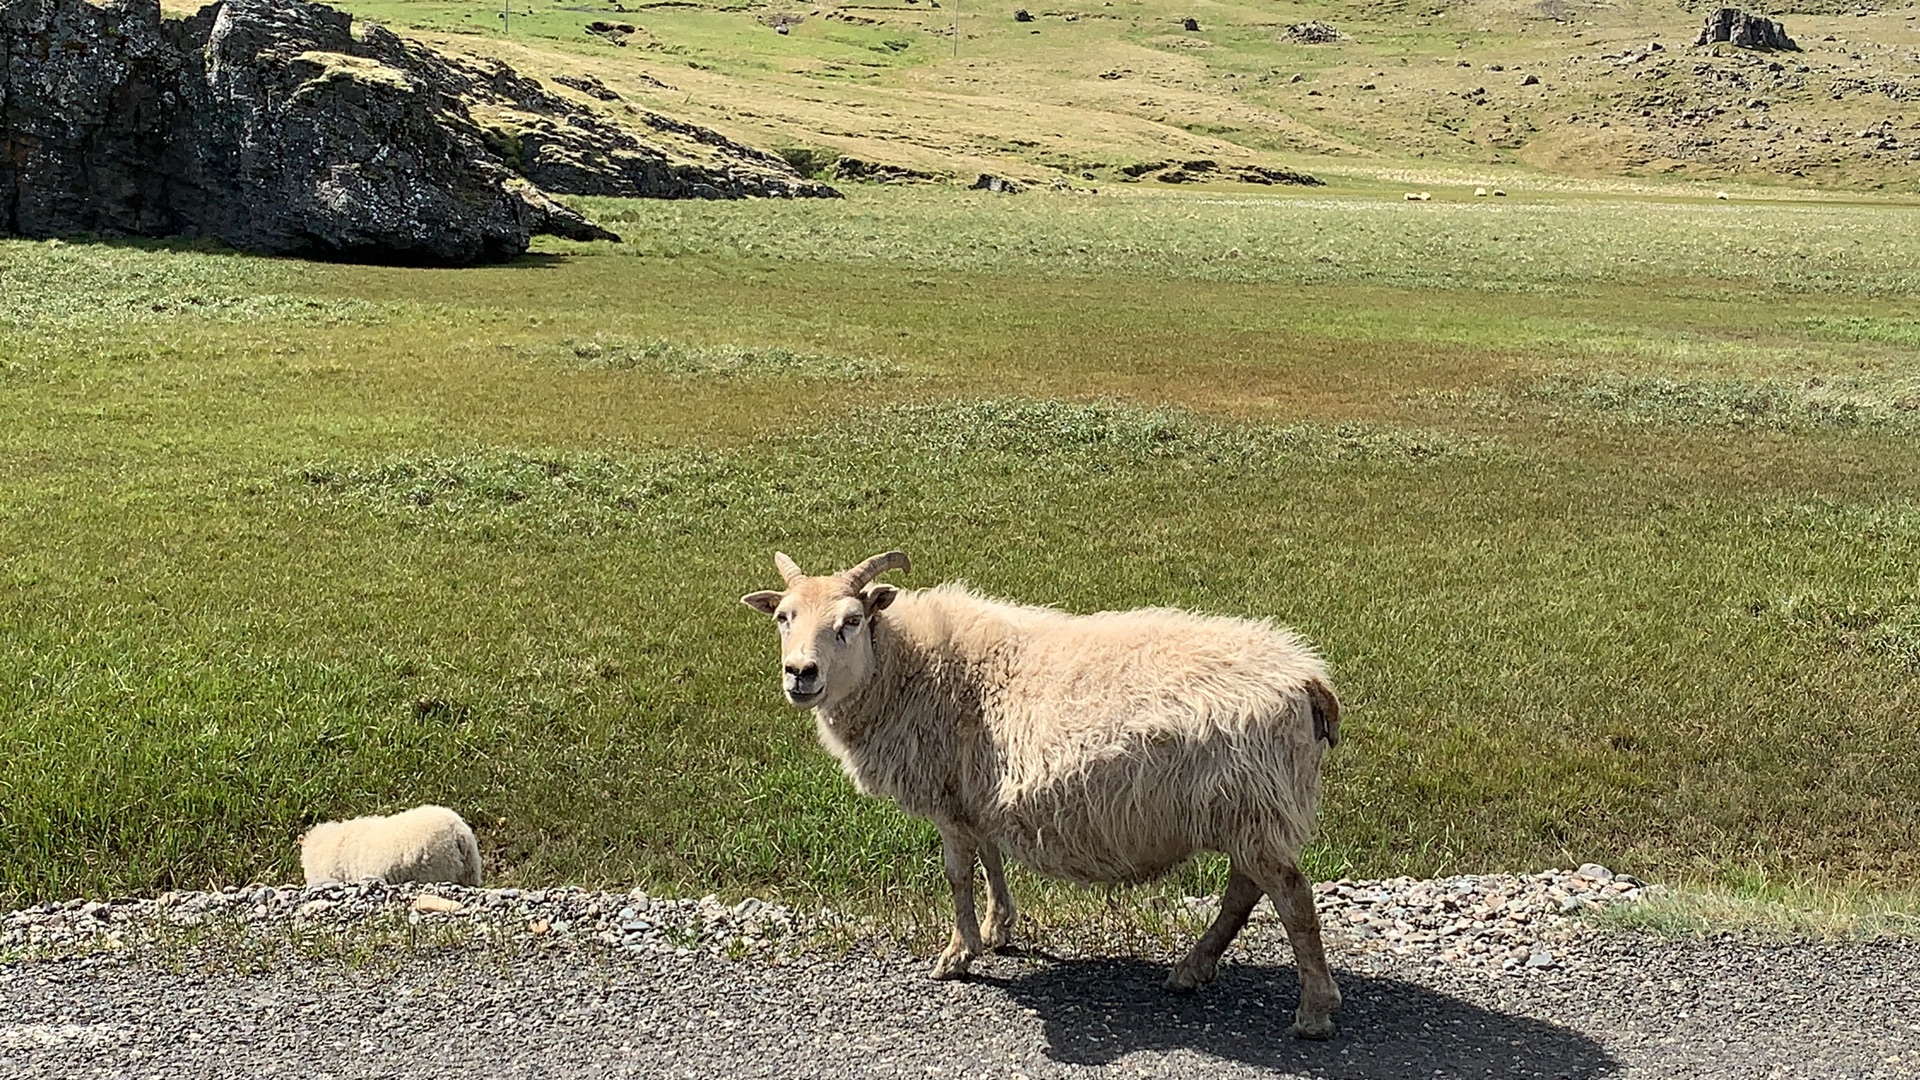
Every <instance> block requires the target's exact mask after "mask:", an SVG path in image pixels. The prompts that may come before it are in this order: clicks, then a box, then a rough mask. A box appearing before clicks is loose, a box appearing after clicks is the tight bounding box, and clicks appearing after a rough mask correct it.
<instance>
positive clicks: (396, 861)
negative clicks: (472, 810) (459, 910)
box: [300, 806, 480, 886]
mask: <svg viewBox="0 0 1920 1080" xmlns="http://www.w3.org/2000/svg"><path fill="white" fill-rule="evenodd" d="M300 868H301V870H303V871H305V873H306V875H307V884H308V885H323V884H326V883H328V882H333V881H360V880H362V879H364V878H380V879H381V880H383V881H387V882H400V881H422V882H450V883H452V884H455V885H474V886H477V885H479V884H480V845H479V844H478V843H477V842H476V841H475V840H474V838H473V830H472V829H469V828H467V823H466V822H465V821H462V820H461V818H460V815H459V814H456V813H454V812H453V811H451V810H449V809H447V808H446V807H444V806H416V807H414V808H413V809H411V810H407V811H403V812H401V813H398V814H394V815H393V816H391V817H379V816H377V815H376V816H372V817H357V818H354V819H353V820H351V821H328V822H323V823H321V824H319V825H315V826H314V827H313V828H311V829H308V830H307V832H306V834H305V835H304V836H302V837H300Z"/></svg>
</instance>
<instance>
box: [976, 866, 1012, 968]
mask: <svg viewBox="0 0 1920 1080" xmlns="http://www.w3.org/2000/svg"><path fill="white" fill-rule="evenodd" d="M980 865H982V866H984V867H986V870H987V917H986V918H985V919H984V920H982V922H983V923H985V926H984V927H983V928H982V935H983V936H982V938H981V940H982V941H983V942H984V943H985V945H986V947H987V948H989V949H997V948H999V947H1000V946H1002V945H1005V944H1006V943H1007V942H1008V940H1010V939H1011V938H1012V937H1013V920H1014V916H1015V915H1016V914H1018V913H1017V912H1016V911H1015V910H1014V907H1013V892H1012V890H1010V889H1008V888H1007V868H1006V865H1005V864H1004V863H1002V862H1001V860H1000V848H999V846H998V845H995V844H982V845H980Z"/></svg>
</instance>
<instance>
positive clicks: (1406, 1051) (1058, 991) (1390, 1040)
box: [976, 959, 1621, 1080]
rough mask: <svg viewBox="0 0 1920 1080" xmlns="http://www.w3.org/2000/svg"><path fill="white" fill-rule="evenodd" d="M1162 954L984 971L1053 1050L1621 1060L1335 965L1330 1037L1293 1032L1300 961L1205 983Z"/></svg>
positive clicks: (1080, 1056) (1270, 1058)
mask: <svg viewBox="0 0 1920 1080" xmlns="http://www.w3.org/2000/svg"><path fill="white" fill-rule="evenodd" d="M1165 978H1166V968H1165V967H1164V966H1163V965H1150V964H1146V963H1143V962H1141V961H1138V960H1124V959H1100V960H1071V961H1058V962H1054V963H1049V964H1044V965H1042V966H1040V967H1037V968H1034V969H1033V970H1031V971H1028V972H1025V973H1022V974H1019V975H1016V976H1013V977H1011V978H1005V977H996V976H987V975H980V976H976V979H977V981H978V982H980V983H981V984H983V985H987V986H994V987H999V988H1000V989H1002V990H1004V991H1005V992H1006V993H1007V995H1008V996H1009V997H1011V998H1012V999H1013V1000H1014V1001H1015V1002H1017V1003H1019V1004H1021V1005H1024V1006H1026V1007H1027V1008H1030V1009H1032V1010H1034V1011H1035V1012H1036V1013H1038V1014H1039V1016H1040V1018H1041V1021H1042V1023H1043V1024H1044V1025H1045V1032H1046V1039H1047V1048H1046V1054H1047V1056H1048V1057H1049V1058H1052V1059H1053V1060H1055V1061H1058V1062H1061V1063H1063V1064H1072V1065H1107V1064H1111V1063H1113V1062H1115V1061H1118V1060H1119V1059H1120V1058H1122V1057H1124V1056H1126V1055H1128V1054H1131V1053H1134V1052H1136V1051H1142V1050H1147V1051H1161V1052H1165V1051H1173V1050H1190V1051H1194V1052H1197V1053H1201V1054H1205V1055H1208V1056H1210V1057H1215V1058H1222V1059H1225V1060H1229V1061H1235V1062H1240V1063H1243V1064H1247V1065H1253V1066H1256V1067H1260V1068H1267V1069H1274V1070H1277V1071H1279V1072H1282V1073H1286V1074H1290V1075H1292V1074H1297V1075H1301V1076H1310V1077H1317V1078H1324V1080H1386V1078H1394V1077H1431V1076H1461V1077H1467V1076H1473V1077H1479V1076H1529V1077H1555V1078H1561V1080H1587V1078H1590V1077H1599V1076H1605V1075H1608V1074H1611V1073H1614V1072H1617V1071H1618V1070H1619V1069H1620V1068H1621V1065H1620V1062H1619V1061H1617V1060H1615V1059H1614V1057H1613V1056H1612V1055H1610V1054H1608V1053H1607V1052H1606V1050H1604V1049H1603V1048H1601V1046H1600V1044H1598V1043H1596V1042H1594V1041H1593V1040H1592V1039H1590V1038H1588V1037H1586V1036H1585V1035H1582V1034H1580V1033H1579V1032H1576V1031H1571V1030H1568V1029H1567V1028H1563V1027H1559V1026H1557V1025H1554V1024H1550V1023H1546V1022H1543V1021H1539V1020H1531V1019H1527V1018H1526V1017H1520V1016H1510V1015H1506V1014H1503V1013H1498V1012H1493V1011H1490V1010H1488V1009H1485V1008H1483V1007H1481V1006H1479V1005H1474V1004H1472V1003H1470V1002H1466V1001H1462V1000H1460V999H1459V998H1455V997H1449V996H1448V995H1446V994H1443V993H1440V992H1438V991H1436V990H1433V989H1430V988H1428V987H1424V986H1419V985H1416V984H1414V983H1409V982H1403V981H1401V980H1399V979H1388V978H1370V977H1367V976H1364V975H1357V974H1354V973H1352V972H1338V971H1336V972H1335V978H1337V979H1338V980H1339V982H1340V989H1341V993H1342V995H1343V996H1344V997H1345V999H1346V1000H1345V1005H1344V1006H1343V1007H1342V1008H1341V1010H1340V1012H1339V1013H1338V1014H1336V1017H1335V1019H1336V1021H1337V1022H1338V1023H1339V1025H1340V1030H1339V1032H1338V1033H1337V1034H1336V1035H1335V1036H1334V1037H1333V1039H1332V1040H1330V1041H1328V1042H1307V1041H1303V1040H1299V1039H1295V1038H1292V1037H1291V1036H1289V1035H1288V1034H1287V1025H1288V1024H1289V1023H1291V1022H1292V1020H1293V1009H1294V1006H1295V1004H1296V1003H1297V1002H1298V984H1297V983H1296V981H1295V979H1294V973H1293V969H1292V968H1291V967H1273V966H1269V965H1259V964H1234V965H1229V966H1225V967H1223V968H1222V970H1221V974H1220V981H1219V982H1216V983H1214V984H1213V985H1212V986H1210V987H1208V988H1206V989H1205V990H1202V991H1201V992H1200V993H1198V994H1192V995H1185V996H1182V995H1175V994H1169V993H1167V992H1166V991H1164V990H1162V989H1161V986H1160V983H1161V980H1163V979H1165Z"/></svg>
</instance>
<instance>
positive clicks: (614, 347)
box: [0, 187, 1920, 904]
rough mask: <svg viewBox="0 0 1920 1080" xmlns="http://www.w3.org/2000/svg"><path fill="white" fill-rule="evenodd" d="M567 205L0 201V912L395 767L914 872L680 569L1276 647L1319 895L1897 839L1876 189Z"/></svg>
mask: <svg viewBox="0 0 1920 1080" xmlns="http://www.w3.org/2000/svg"><path fill="white" fill-rule="evenodd" d="M589 209H591V210H592V211H593V212H594V213H595V214H596V216H597V217H598V218H599V219H600V220H601V221H603V222H604V223H606V224H608V225H610V226H612V227H614V228H616V229H618V230H620V231H622V232H623V233H625V234H626V236H627V238H628V240H629V243H628V244H626V245H623V246H617V247H616V246H610V245H594V246H576V245H570V244H566V243H563V242H558V241H554V242H549V243H548V244H547V246H546V247H544V248H543V249H542V250H541V253H539V254H537V255H535V256H531V257H529V258H527V259H524V260H522V261H519V262H516V263H514V264H511V265H507V266H500V267H494V268H486V269H476V270H462V271H444V270H417V269H392V268H375V267H360V266H342V265H321V264H307V263H299V262H292V261H276V260H266V259H257V258H248V257H242V256H236V255H233V254H229V253H224V252H219V251H213V250H204V249H196V248H191V247H173V248H164V247H149V246H140V245H119V246H95V245H65V246H62V245H55V244H31V243H21V242H6V243H0V460H4V461H5V462H7V464H8V467H7V468H6V469H5V470H3V471H0V545H4V550H5V552H6V558H5V559H4V560H0V761H3V762H5V768H4V769H0V903H19V902H23V901H30V900H37V899H41V898H48V897H64V896H67V895H71V894H76V893H81V892H87V893H105V892H135V891H138V892H145V891H151V890H159V889H166V888H170V887H189V886H201V885H205V884H208V883H221V882H232V881H248V880H255V879H259V880H268V881H272V880H287V879H290V878H292V877H293V876H294V875H295V874H296V872H297V865H296V854H295V847H294V843H293V839H294V837H295V836H296V835H297V834H298V832H299V831H300V830H301V829H302V827H303V826H304V825H305V824H307V823H309V822H312V821H314V820H318V819H323V818H329V817H336V816H340V815H345V814H353V813H362V812H373V811H384V810H390V809H394V808H397V807H401V806H405V805H411V804H413V803H417V802H424V801H442V802H446V803H449V804H451V805H454V806H457V807H459V808H460V809H461V810H463V811H464V812H465V813H466V814H467V815H468V816H469V818H470V820H472V821H473V822H474V824H475V825H476V827H477V829H478V831H479V833H480V835H481V840H482V844H483V846H484V847H485V849H486V850H487V852H488V855H489V860H490V874H491V876H492V878H493V880H494V881H496V882H500V883H511V884H532V883H544V882H561V881H564V882H579V883H595V884H604V883H620V884H629V883H631V884H641V885H645V886H647V887H649V888H652V889H664V890H674V891H684V892H694V893H703V892H706V891H709V890H717V891H721V892H723V893H741V892H747V891H752V892H756V893H761V894H778V895H781V896H786V897H797V898H809V897H815V896H821V897H828V898H834V899H836V900H844V901H847V902H852V903H856V904H860V903H872V902H873V901H875V899H876V898H880V897H887V898H889V899H892V900H898V899H900V898H924V897H925V896H927V895H929V894H931V893H933V892H936V891H937V890H938V886H937V884H936V883H937V881H938V878H939V874H938V871H937V861H936V859H935V858H934V852H935V850H936V841H935V837H934V835H933V833H932V831H931V830H930V829H929V828H927V827H925V826H923V825H921V824H919V823H917V822H914V821H911V820H909V819H907V818H904V817H903V816H901V815H900V814H899V813H898V812H896V811H895V810H893V809H892V808H891V807H890V806H888V805H886V804H882V803H878V802H871V801H863V800H861V799H859V798H857V797H856V796H855V795H854V794H853V793H852V792H851V790H850V789H849V786H848V785H847V784H846V782H845V781H844V780H843V779H842V778H841V777H840V776H839V774H838V772H837V770H836V768H835V767H834V766H833V765H832V763H831V762H830V760H829V759H828V758H827V757H826V755H825V754H824V753H823V752H822V751H820V750H819V749H818V747H817V746H816V745H815V744H814V740H813V734H812V731H811V725H810V722H809V721H808V720H807V718H806V717H805V716H804V715H802V714H799V713H796V712H794V711H793V710H790V709H788V708H787V707H785V706H784V705H782V704H781V703H780V701H779V699H778V687H777V679H776V654H775V643H774V640H773V634H772V632H771V631H770V630H769V628H768V627H767V626H766V625H764V622H763V621H762V620H760V619H758V618H757V617H755V616H754V615H753V614H752V613H750V612H748V611H747V610H746V609H744V608H742V607H740V606H739V605H738V603H737V597H738V596H739V595H740V594H741V593H743V592H747V591H749V590H752V589H756V588H762V587H766V586H767V585H769V584H772V583H773V582H775V581H776V580H777V578H776V576H775V575H774V573H773V569H772V566H771V564H770V562H769V556H770V553H771V552H772V551H773V550H774V549H775V548H776V547H778V548H781V549H784V550H786V551H789V552H791V553H793V554H794V555H795V556H796V557H797V558H798V559H799V560H800V561H801V563H802V565H804V566H807V567H809V568H814V567H826V566H832V565H838V564H844V563H847V562H849V561H851V560H854V559H857V558H860V557H863V556H865V555H867V554H870V553H872V552H874V551H877V550H881V549H884V548H887V547H900V548H902V549H904V550H906V551H908V552H909V553H910V554H911V555H912V556H913V558H914V561H915V572H914V573H913V574H912V575H910V576H909V577H907V578H906V579H905V582H904V583H906V584H913V585H922V584H928V583H932V582H935V581H940V580H945V579H949V578H966V579H968V580H969V581H971V582H973V583H974V584H975V585H976V586H978V587H979V588H981V589H983V590H985V591H988V592H992V593H998V594H1004V595H1007V596H1011V597H1016V598H1019V599H1023V600H1030V601H1038V602H1046V603H1054V604H1061V605H1065V606H1067V607H1070V608H1073V609H1077V610H1092V609H1100V608H1113V607H1122V606H1130V605H1137V604H1145V603H1171V604H1182V605H1190V606H1193V607H1197V608H1203V609H1206V610H1210V611H1218V612H1228V613H1234V614H1246V615H1258V616H1267V617H1272V618H1274V619H1277V620H1279V621H1282V622H1285V623H1288V624H1291V625H1294V626H1297V627H1298V628H1300V629H1301V630H1302V631H1304V632H1305V633H1306V634H1307V635H1308V636H1309V637H1311V638H1312V639H1313V640H1314V641H1316V642H1317V643H1319V644H1320V645H1321V646H1322V647H1323V648H1324V650H1325V651H1326V653H1327V655H1328V656H1329V657H1330V659H1331V661H1332V663H1333V666H1334V669H1335V672H1336V677H1337V678H1338V680H1339V684H1340V686H1341V688H1342V692H1343V696H1344V698H1345V701H1346V703H1347V705H1348V708H1349V713H1348V720H1347V724H1346V727H1345V728H1344V731H1345V733H1346V734H1347V736H1348V739H1347V741H1346V742H1344V743H1343V745H1342V747H1341V748H1340V750H1339V751H1338V752H1337V753H1336V754H1335V755H1334V756H1333V758H1332V759H1331V760H1332V764H1331V772H1330V776H1329V785H1328V794H1327V800H1326V804H1325V808H1324V819H1323V820H1324V830H1323V837H1322V839H1321V840H1320V841H1319V842H1318V844H1317V845H1316V847H1315V848H1314V849H1313V852H1312V857H1311V864H1310V870H1311V871H1312V872H1314V873H1316V874H1318V875H1340V874H1356V875H1383V874H1394V873H1401V872H1408V873H1420V874H1427V873H1436V872H1446V871H1472V870H1493V869H1514V870H1528V869H1535V868H1539V867H1541V866H1543V865H1547V864H1562V865H1566V864H1573V863H1577V862H1581V861H1586V860H1594V861H1600V862H1604V863H1606V864H1608V865H1609V866H1613V867H1615V868H1617V869H1621V870H1630V871H1633V872H1635V873H1638V874H1641V875H1643V876H1646V877H1650V878H1654V879H1662V880H1669V881H1696V882H1717V883H1719V884H1720V885H1722V886H1727V887H1733V888H1739V887H1744V886H1746V885H1751V886H1753V887H1754V888H1766V889H1780V888H1783V887H1788V886H1793V887H1808V888H1822V889H1832V888H1845V889H1868V890H1873V889H1891V888H1893V887H1895V886H1899V885H1903V884H1906V883H1909V882H1910V881H1911V879H1912V877H1913V875H1914V874H1915V872H1916V871H1920V855H1917V854H1916V853H1917V852H1920V809H1916V802H1915V797H1914V796H1913V794H1912V792H1914V791H1920V728H1916V725H1915V724H1914V722H1913V719H1914V716H1915V715H1916V711H1917V710H1920V693H1917V691H1920V583H1916V577H1915V573H1914V569H1913V568H1914V567H1915V566H1916V565H1920V438H1916V436H1920V371H1916V368H1915V367H1914V365H1913V361H1912V357H1913V355H1914V351H1915V348H1916V346H1920V306H1916V296H1917V295H1920V255H1916V253H1920V209H1915V208H1910V207H1898V206H1839V205H1785V204H1775V205H1768V204H1752V205H1742V204H1738V203H1735V204H1729V203H1717V202H1711V201H1708V202H1699V201H1690V200H1686V199H1669V200H1651V199H1605V198H1599V197H1581V198H1572V197H1568V198H1563V199H1560V200H1549V199H1546V198H1544V197H1543V198H1539V199H1519V198H1516V199H1512V200H1507V201H1503V202H1500V203H1494V202H1491V201H1488V200H1480V201H1470V202H1464V203H1459V204H1449V205H1442V204H1439V203H1435V204H1425V205H1422V204H1405V203H1402V202H1400V201H1398V200H1397V197H1396V198H1394V199H1392V200H1388V199H1385V198H1381V197H1379V196H1377V195H1368V194H1364V193H1359V194H1355V193H1336V194H1332V195H1321V196H1312V197H1304V196H1303V197H1283V198H1254V197H1237V196H1235V197H1223V196H1218V195H1215V196H1212V197H1200V196H1197V195H1193V194H1187V193H1168V194H1164V195H1160V194H1152V195H1149V194H1145V193H1142V194H1136V195H1130V196H1126V197H1114V196H1111V195H1102V196H1098V197H1093V196H1083V195H1049V194H1034V195H1025V196H1021V197H1019V198H1018V199H1011V200H1009V199H995V198H990V197H986V196H971V195H964V194H957V193H953V192H950V191H943V190H921V191H911V190H909V191H902V190H892V189H873V188H858V187H856V188H854V189H852V193H851V197H850V198H849V199H847V200H846V201H844V202H835V203H820V204H805V203H780V202H754V203H739V204H712V203H697V204H696V203H638V202H626V203H623V202H613V201H602V202H593V203H592V204H591V206H590V207H589ZM1214 872H1215V871H1214V870H1213V868H1210V867H1202V868H1201V869H1200V870H1198V871H1195V875H1194V876H1193V877H1190V878H1189V879H1188V880H1186V881H1183V882H1180V883H1179V884H1180V885H1187V886H1203V885H1205V884H1207V883H1208V882H1207V880H1206V879H1207V878H1208V877H1209V875H1211V874H1212V873H1214Z"/></svg>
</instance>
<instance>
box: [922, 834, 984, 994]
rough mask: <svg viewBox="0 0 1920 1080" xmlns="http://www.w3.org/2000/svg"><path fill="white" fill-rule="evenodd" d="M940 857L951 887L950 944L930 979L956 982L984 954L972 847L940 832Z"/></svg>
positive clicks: (959, 839)
mask: <svg viewBox="0 0 1920 1080" xmlns="http://www.w3.org/2000/svg"><path fill="white" fill-rule="evenodd" d="M940 840H941V845H940V846H941V849H942V854H943V855H944V856H945V860H946V864H947V884H949V885H951V886H953V940H952V942H950V943H949V944H948V945H947V951H946V952H943V953H941V954H940V957H939V959H937V960H935V961H934V962H933V977H934V978H936V979H957V978H959V977H960V976H962V975H965V974H966V973H967V966H968V965H969V964H971V963H973V958H974V957H976V956H979V955H980V954H981V953H983V952H986V951H987V950H986V945H985V944H984V943H983V942H982V941H981V940H980V920H979V917H978V916H977V915H976V914H975V913H974V910H973V860H974V856H975V855H976V854H977V853H976V852H975V850H974V846H973V843H972V842H971V841H968V840H963V839H961V838H960V837H959V836H956V835H955V834H953V833H950V832H948V831H946V830H945V829H942V830H941V831H940Z"/></svg>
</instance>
